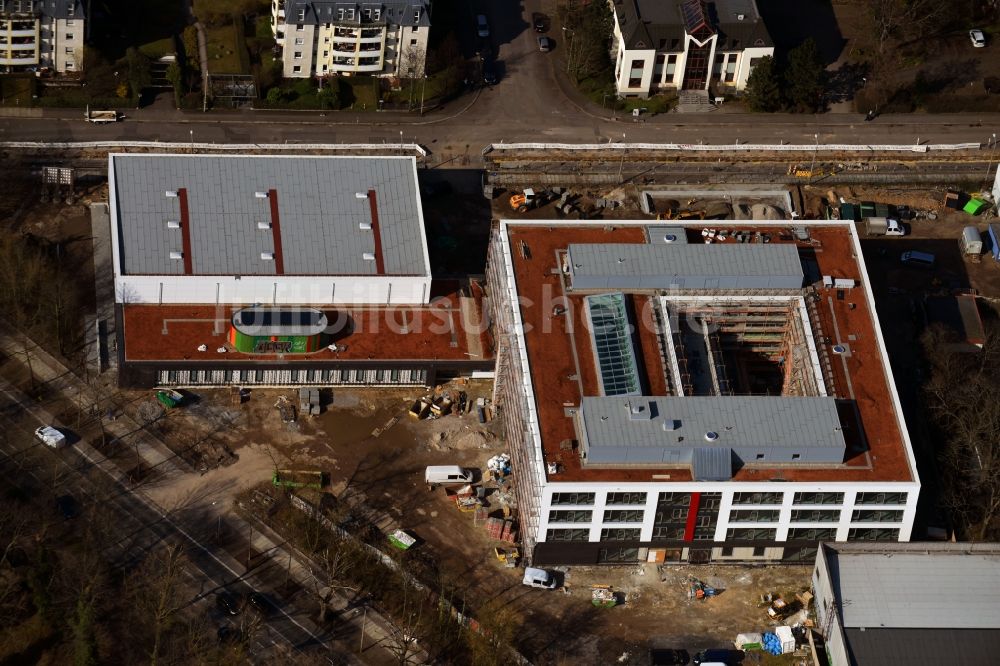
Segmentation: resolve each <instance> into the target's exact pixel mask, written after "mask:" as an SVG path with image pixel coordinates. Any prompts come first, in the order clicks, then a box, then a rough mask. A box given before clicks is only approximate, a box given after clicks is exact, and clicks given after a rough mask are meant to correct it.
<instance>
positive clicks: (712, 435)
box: [705, 430, 719, 442]
mask: <svg viewBox="0 0 1000 666" xmlns="http://www.w3.org/2000/svg"><path fill="white" fill-rule="evenodd" d="M717 439H719V433H717V432H712V431H711V430H709V431H708V432H706V433H705V441H706V442H714V441H716V440H717Z"/></svg>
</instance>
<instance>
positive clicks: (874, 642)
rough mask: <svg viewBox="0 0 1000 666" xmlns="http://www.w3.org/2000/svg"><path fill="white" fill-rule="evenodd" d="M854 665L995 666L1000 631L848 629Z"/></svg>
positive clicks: (999, 650) (846, 634)
mask: <svg viewBox="0 0 1000 666" xmlns="http://www.w3.org/2000/svg"><path fill="white" fill-rule="evenodd" d="M844 635H845V637H846V638H847V645H848V651H849V652H850V655H851V663H852V664H856V665H858V666H866V665H867V664H878V666H913V664H961V666H994V665H995V664H996V663H997V661H998V659H997V655H1000V629H932V630H929V631H928V630H926V629H878V628H876V629H872V628H871V627H869V628H867V629H865V630H863V631H862V630H861V629H847V630H845V631H844Z"/></svg>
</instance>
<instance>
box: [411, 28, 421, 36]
mask: <svg viewBox="0 0 1000 666" xmlns="http://www.w3.org/2000/svg"><path fill="white" fill-rule="evenodd" d="M410 32H411V33H413V34H414V35H415V34H417V33H418V32H420V28H413V29H412V30H410Z"/></svg>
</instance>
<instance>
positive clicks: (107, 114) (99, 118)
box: [84, 105, 123, 124]
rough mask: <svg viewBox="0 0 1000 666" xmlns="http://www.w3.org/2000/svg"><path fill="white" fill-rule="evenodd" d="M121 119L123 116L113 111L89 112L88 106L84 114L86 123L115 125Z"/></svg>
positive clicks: (96, 110) (97, 110) (95, 110)
mask: <svg viewBox="0 0 1000 666" xmlns="http://www.w3.org/2000/svg"><path fill="white" fill-rule="evenodd" d="M122 118H123V116H122V115H121V114H120V113H118V112H117V111H115V110H113V109H94V110H91V109H90V106H89V105H88V106H87V111H86V113H85V114H84V120H86V121H87V122H88V123H98V124H101V123H116V122H118V121H119V120H121V119H122Z"/></svg>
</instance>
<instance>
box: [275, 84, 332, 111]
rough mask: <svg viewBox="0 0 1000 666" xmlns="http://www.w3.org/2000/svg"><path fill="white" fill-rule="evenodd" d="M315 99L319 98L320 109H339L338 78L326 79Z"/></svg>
mask: <svg viewBox="0 0 1000 666" xmlns="http://www.w3.org/2000/svg"><path fill="white" fill-rule="evenodd" d="M271 90H274V88H271ZM316 99H318V100H319V108H321V109H339V108H340V79H338V78H334V79H330V80H329V81H327V82H326V84H325V85H324V86H323V87H322V88H320V90H319V92H318V93H317V94H316Z"/></svg>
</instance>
